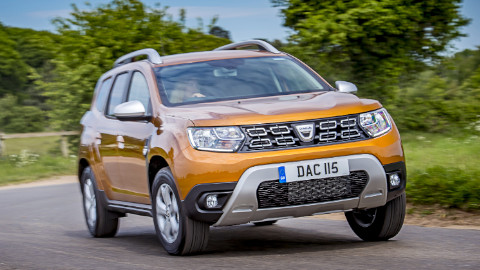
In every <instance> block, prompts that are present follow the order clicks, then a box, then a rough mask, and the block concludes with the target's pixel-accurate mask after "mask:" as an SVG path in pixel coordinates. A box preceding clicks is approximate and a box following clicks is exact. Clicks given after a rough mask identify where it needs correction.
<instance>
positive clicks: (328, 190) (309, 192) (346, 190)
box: [257, 171, 368, 208]
mask: <svg viewBox="0 0 480 270" xmlns="http://www.w3.org/2000/svg"><path fill="white" fill-rule="evenodd" d="M367 182H368V174H367V172H365V171H353V172H350V175H346V176H339V177H330V178H322V179H313V180H306V181H297V182H289V183H280V182H279V181H278V180H272V181H265V182H262V183H261V184H260V185H259V186H258V189H257V200H258V208H271V207H282V206H290V205H301V204H309V203H318V202H329V201H336V200H341V199H348V198H355V197H358V196H359V195H360V193H361V192H362V190H363V189H364V188H365V186H366V185H367Z"/></svg>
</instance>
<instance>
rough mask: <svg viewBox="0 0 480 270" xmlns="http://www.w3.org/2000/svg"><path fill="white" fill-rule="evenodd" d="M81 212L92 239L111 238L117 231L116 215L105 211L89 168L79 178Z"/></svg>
mask: <svg viewBox="0 0 480 270" xmlns="http://www.w3.org/2000/svg"><path fill="white" fill-rule="evenodd" d="M81 187H82V196H83V212H84V214H85V221H86V223H87V227H88V230H89V231H90V234H91V235H92V236H93V237H113V236H115V234H116V233H117V230H118V215H115V214H114V213H111V212H109V211H108V210H107V208H106V205H104V203H103V201H102V200H101V199H100V196H99V195H100V192H99V191H98V186H97V182H96V180H95V176H94V175H93V172H92V170H91V168H90V167H87V168H85V169H84V170H83V173H82V178H81Z"/></svg>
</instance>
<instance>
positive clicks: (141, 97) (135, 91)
mask: <svg viewBox="0 0 480 270" xmlns="http://www.w3.org/2000/svg"><path fill="white" fill-rule="evenodd" d="M132 100H138V101H140V102H141V103H142V104H143V106H144V107H145V111H146V112H147V113H148V112H149V107H150V92H149V91H148V85H147V80H146V79H145V77H144V76H143V74H142V73H140V72H138V71H136V72H135V73H133V76H132V83H131V84H130V91H129V92H128V99H127V101H132Z"/></svg>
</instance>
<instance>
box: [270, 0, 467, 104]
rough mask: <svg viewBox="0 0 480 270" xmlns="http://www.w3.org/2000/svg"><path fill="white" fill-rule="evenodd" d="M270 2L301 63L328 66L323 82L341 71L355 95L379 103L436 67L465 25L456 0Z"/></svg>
mask: <svg viewBox="0 0 480 270" xmlns="http://www.w3.org/2000/svg"><path fill="white" fill-rule="evenodd" d="M271 1H272V2H273V3H274V4H275V5H277V6H280V7H282V8H283V9H282V14H283V17H284V18H285V23H284V25H285V26H287V27H290V28H292V29H293V30H294V31H295V33H294V34H293V35H292V36H291V41H292V42H293V43H294V44H295V45H297V46H301V47H302V49H303V50H302V51H303V53H302V54H300V55H299V56H300V57H302V58H303V59H307V60H308V61H307V62H313V63H314V64H315V63H318V62H320V63H321V64H320V65H321V67H325V63H326V65H329V66H330V67H329V68H327V70H330V71H331V73H329V74H327V78H329V77H330V78H334V79H338V78H336V76H335V73H336V72H337V71H339V70H340V71H342V72H341V74H342V75H347V76H348V79H349V80H352V81H353V82H355V83H357V84H358V85H359V89H360V92H359V93H360V94H363V95H366V96H369V97H375V98H378V99H383V100H386V99H389V98H392V95H393V93H394V92H393V91H392V89H393V88H394V87H395V86H397V84H398V83H399V82H400V76H401V75H403V76H406V75H408V74H412V73H413V74H414V73H415V72H416V71H418V70H421V69H422V68H424V67H425V63H429V62H432V61H437V60H438V59H439V58H440V57H441V52H443V51H444V50H445V49H446V48H447V47H448V44H449V42H450V41H452V40H453V39H456V38H458V37H461V36H463V34H462V33H461V32H460V30H459V28H460V27H461V26H464V25H466V24H467V23H468V22H469V20H468V19H465V18H463V17H462V16H461V15H460V14H459V12H458V9H459V3H460V2H461V0H430V1H423V0H348V1H347V0H343V1H339V0H322V1H317V0H307V1H304V0H271ZM292 49H293V50H296V48H295V46H294V47H293V48H292ZM297 51H300V50H298V49H297ZM314 66H315V65H314ZM412 71H414V72H412ZM343 79H346V78H343Z"/></svg>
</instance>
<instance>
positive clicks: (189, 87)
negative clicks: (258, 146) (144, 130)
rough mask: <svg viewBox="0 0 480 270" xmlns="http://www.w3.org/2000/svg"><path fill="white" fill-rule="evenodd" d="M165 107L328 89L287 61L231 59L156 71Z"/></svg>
mask: <svg viewBox="0 0 480 270" xmlns="http://www.w3.org/2000/svg"><path fill="white" fill-rule="evenodd" d="M155 74H156V76H157V80H158V84H159V89H160V95H161V96H162V99H163V100H166V102H165V103H166V104H173V105H177V104H183V103H199V102H209V101H217V100H233V99H241V98H250V97H261V96H274V95H284V94H293V93H305V92H314V91H325V90H327V89H328V87H327V86H326V85H325V84H324V83H323V81H322V80H321V79H320V78H319V77H318V76H317V75H316V74H314V73H313V72H311V71H310V70H309V69H308V68H307V67H305V66H304V65H303V64H301V63H299V62H297V61H296V60H293V59H291V58H289V57H255V58H235V59H223V60H214V61H206V62H200V63H191V64H182V65H177V66H167V67H158V68H156V69H155Z"/></svg>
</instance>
